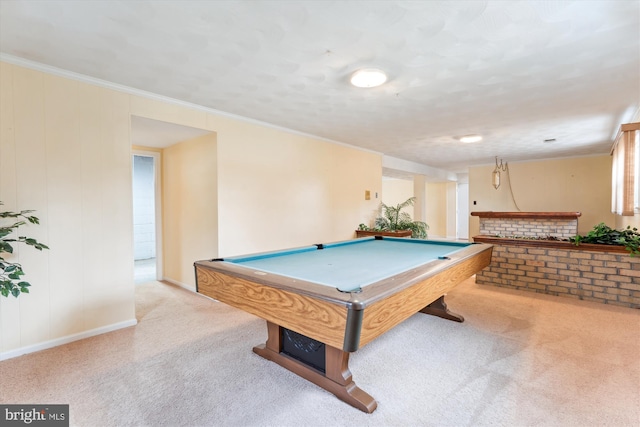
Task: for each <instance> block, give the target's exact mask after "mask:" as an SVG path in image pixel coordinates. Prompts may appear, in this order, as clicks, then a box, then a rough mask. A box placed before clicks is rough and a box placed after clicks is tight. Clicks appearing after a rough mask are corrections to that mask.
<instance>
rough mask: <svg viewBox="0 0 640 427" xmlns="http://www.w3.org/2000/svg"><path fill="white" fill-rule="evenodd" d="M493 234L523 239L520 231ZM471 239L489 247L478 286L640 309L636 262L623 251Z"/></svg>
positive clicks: (637, 259) (639, 264)
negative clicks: (491, 254)
mask: <svg viewBox="0 0 640 427" xmlns="http://www.w3.org/2000/svg"><path fill="white" fill-rule="evenodd" d="M474 214H476V215H475V216H480V215H478V214H485V213H482V212H480V213H478V212H472V213H471V215H474ZM491 214H497V213H495V212H493V213H491ZM503 214H504V213H503ZM507 214H509V213H507ZM511 214H519V215H520V216H522V215H523V214H527V213H523V212H512V213H511ZM533 214H540V213H535V212H534V213H533ZM575 214H578V216H579V213H574V215H575ZM508 219H512V218H508ZM519 219H523V218H519ZM534 219H541V218H539V217H538V218H534ZM545 221H546V220H545ZM538 225H539V224H538ZM551 227H555V226H553V225H552V226H551ZM576 227H577V217H576ZM481 229H482V228H481ZM554 229H556V230H557V228H554ZM495 234H499V235H505V234H508V235H514V236H525V234H523V233H522V230H515V231H513V232H508V233H502V232H501V233H495ZM575 234H577V233H573V234H571V236H574V235H575ZM546 235H551V233H547V232H546V231H544V232H543V233H542V236H546ZM473 240H474V241H475V242H482V243H490V244H492V245H493V256H492V258H491V264H490V265H489V266H488V267H486V268H485V269H484V270H482V271H481V272H479V273H477V274H476V283H478V284H481V285H494V286H501V287H508V288H512V289H519V290H525V291H531V292H538V293H545V294H550V295H556V296H564V297H570V298H576V299H581V300H586V301H595V302H600V303H604V304H614V305H620V306H625V307H631V308H640V257H638V256H635V257H632V256H631V255H630V254H629V252H628V251H627V250H626V249H625V248H624V247H623V246H612V245H595V244H586V243H583V244H580V245H579V246H576V245H574V244H573V243H571V242H563V241H555V240H528V239H517V238H504V237H495V236H488V235H480V236H475V237H474V238H473Z"/></svg>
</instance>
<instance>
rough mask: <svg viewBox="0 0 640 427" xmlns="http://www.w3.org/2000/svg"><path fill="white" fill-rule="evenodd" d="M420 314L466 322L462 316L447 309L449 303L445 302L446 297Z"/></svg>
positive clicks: (436, 301) (433, 303) (439, 299)
mask: <svg viewBox="0 0 640 427" xmlns="http://www.w3.org/2000/svg"><path fill="white" fill-rule="evenodd" d="M420 313H425V314H431V315H433V316H438V317H442V318H443V319H447V320H453V321H454V322H461V323H462V322H464V317H462V315H460V314H457V313H454V312H452V311H450V310H449V309H448V308H447V303H446V302H444V295H442V296H441V297H440V298H438V299H437V300H435V301H434V302H432V303H431V304H429V305H428V306H426V307H425V308H423V309H422V310H420Z"/></svg>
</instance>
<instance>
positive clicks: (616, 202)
mask: <svg viewBox="0 0 640 427" xmlns="http://www.w3.org/2000/svg"><path fill="white" fill-rule="evenodd" d="M639 132H640V122H639V123H628V124H624V125H622V126H621V127H620V132H619V133H618V137H617V138H616V141H615V142H614V144H613V148H612V150H611V155H612V156H613V170H612V177H611V185H612V191H611V212H613V213H615V214H617V215H633V214H634V208H635V206H634V205H635V194H636V189H635V183H636V175H637V174H638V167H639V166H640V165H637V164H635V163H636V161H635V159H636V153H635V150H636V146H637V142H636V138H638V133H639Z"/></svg>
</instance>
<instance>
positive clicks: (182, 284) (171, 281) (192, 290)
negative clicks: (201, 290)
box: [162, 277, 196, 292]
mask: <svg viewBox="0 0 640 427" xmlns="http://www.w3.org/2000/svg"><path fill="white" fill-rule="evenodd" d="M162 281H164V282H169V283H171V284H172V285H176V286H180V287H181V288H183V289H186V290H188V291H191V292H195V291H196V289H195V288H194V287H193V286H190V285H187V284H186V283H182V282H178V281H177V280H173V279H167V278H166V277H164V278H163V279H162Z"/></svg>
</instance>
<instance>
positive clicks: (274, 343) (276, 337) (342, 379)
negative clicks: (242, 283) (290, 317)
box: [253, 321, 378, 414]
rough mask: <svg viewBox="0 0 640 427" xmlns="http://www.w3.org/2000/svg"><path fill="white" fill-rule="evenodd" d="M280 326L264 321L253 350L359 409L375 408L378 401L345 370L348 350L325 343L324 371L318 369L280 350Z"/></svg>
mask: <svg viewBox="0 0 640 427" xmlns="http://www.w3.org/2000/svg"><path fill="white" fill-rule="evenodd" d="M282 329H284V328H282V327H281V326H279V325H276V324H275V323H272V322H269V321H267V332H268V337H267V342H266V343H265V344H262V345H259V346H256V347H253V351H254V353H256V354H258V355H260V356H262V357H264V358H265V359H268V360H271V361H272V362H275V363H277V364H278V365H280V366H282V367H283V368H286V369H288V370H290V371H291V372H293V373H294V374H297V375H299V376H301V377H302V378H304V379H306V380H307V381H311V382H312V383H314V384H315V385H317V386H319V387H322V388H323V389H325V390H327V391H329V392H331V393H333V394H334V395H336V397H338V399H340V400H342V401H344V402H346V403H348V404H349V405H351V406H353V407H355V408H358V409H360V410H361V411H363V412H367V413H369V414H370V413H372V412H373V411H374V410H375V409H376V408H377V406H378V402H376V400H375V399H374V398H373V397H372V396H371V395H370V394H368V393H367V392H365V391H364V390H362V389H360V388H359V387H358V386H357V385H356V383H355V382H353V376H352V375H351V371H350V370H349V353H348V352H346V351H342V350H340V349H337V348H335V347H331V346H329V345H325V352H326V353H325V372H322V371H320V370H318V369H315V368H314V367H312V366H309V365H307V364H305V363H304V362H301V361H299V360H296V359H294V358H293V357H291V356H288V355H287V354H285V353H282V347H283V339H282V334H283V331H282Z"/></svg>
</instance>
